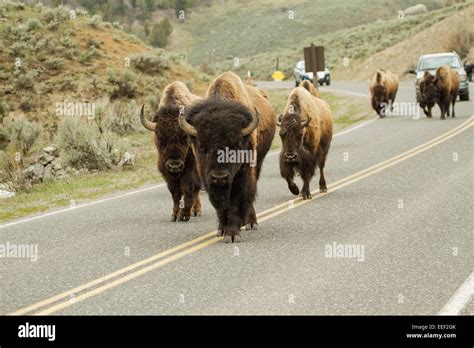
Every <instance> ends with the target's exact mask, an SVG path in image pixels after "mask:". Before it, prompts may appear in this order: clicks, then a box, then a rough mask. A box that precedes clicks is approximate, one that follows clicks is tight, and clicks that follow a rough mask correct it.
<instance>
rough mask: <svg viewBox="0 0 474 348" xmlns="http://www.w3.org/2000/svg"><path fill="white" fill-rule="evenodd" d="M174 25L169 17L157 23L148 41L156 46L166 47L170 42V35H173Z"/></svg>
mask: <svg viewBox="0 0 474 348" xmlns="http://www.w3.org/2000/svg"><path fill="white" fill-rule="evenodd" d="M172 31H173V27H172V26H171V22H170V20H169V19H168V18H165V19H163V20H162V21H161V22H159V23H156V24H155V25H154V26H153V28H152V29H151V32H150V35H149V36H148V41H150V43H151V44H152V45H153V46H155V47H165V46H166V45H167V44H168V37H169V36H170V35H171V32H172Z"/></svg>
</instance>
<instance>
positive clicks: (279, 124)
mask: <svg viewBox="0 0 474 348" xmlns="http://www.w3.org/2000/svg"><path fill="white" fill-rule="evenodd" d="M282 118H283V114H280V116H278V118H277V120H276V125H277V126H278V127H281V119H282Z"/></svg>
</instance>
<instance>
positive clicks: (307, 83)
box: [299, 80, 319, 98]
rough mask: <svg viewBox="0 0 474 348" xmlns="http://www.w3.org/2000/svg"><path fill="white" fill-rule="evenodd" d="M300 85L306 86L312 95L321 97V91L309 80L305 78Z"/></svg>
mask: <svg viewBox="0 0 474 348" xmlns="http://www.w3.org/2000/svg"><path fill="white" fill-rule="evenodd" d="M299 86H300V87H303V88H306V89H307V90H308V92H309V93H311V95H313V96H315V97H318V98H319V91H318V90H317V88H316V87H314V85H313V84H312V83H311V81H309V80H303V81H301V82H300V85H299Z"/></svg>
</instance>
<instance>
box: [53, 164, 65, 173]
mask: <svg viewBox="0 0 474 348" xmlns="http://www.w3.org/2000/svg"><path fill="white" fill-rule="evenodd" d="M51 164H52V165H53V170H54V171H56V172H57V171H60V170H61V169H63V166H62V165H61V163H59V162H57V161H53V162H52V163H51Z"/></svg>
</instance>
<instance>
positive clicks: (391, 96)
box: [370, 69, 398, 117]
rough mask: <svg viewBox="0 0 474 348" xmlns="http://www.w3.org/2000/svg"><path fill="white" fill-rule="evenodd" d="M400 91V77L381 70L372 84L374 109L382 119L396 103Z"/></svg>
mask: <svg viewBox="0 0 474 348" xmlns="http://www.w3.org/2000/svg"><path fill="white" fill-rule="evenodd" d="M397 90H398V77H397V76H396V75H395V74H393V73H392V72H390V71H388V70H385V69H379V70H377V71H376V73H375V74H374V76H373V77H372V81H371V82H370V95H371V103H372V108H373V109H374V110H375V111H376V112H377V114H378V115H379V116H380V117H385V111H386V110H387V108H388V107H389V106H390V108H391V109H392V108H393V106H392V104H393V103H394V102H395V97H396V95H397Z"/></svg>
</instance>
